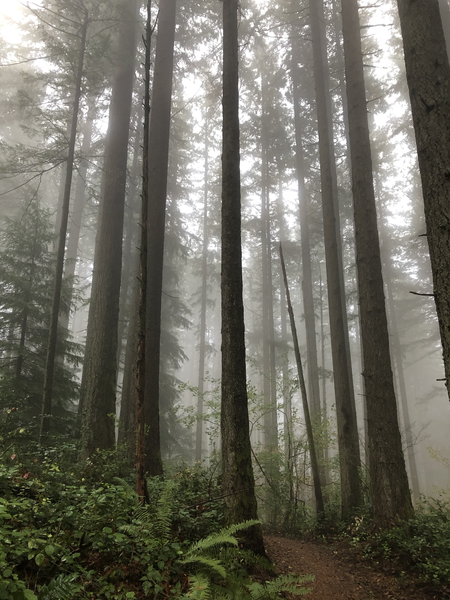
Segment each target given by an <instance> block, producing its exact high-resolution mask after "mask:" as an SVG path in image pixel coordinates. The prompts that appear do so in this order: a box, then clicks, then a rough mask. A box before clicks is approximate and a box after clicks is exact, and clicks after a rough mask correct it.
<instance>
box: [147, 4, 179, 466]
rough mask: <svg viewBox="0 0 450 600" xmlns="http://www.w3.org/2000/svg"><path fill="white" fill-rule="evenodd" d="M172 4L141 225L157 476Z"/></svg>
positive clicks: (163, 27) (160, 38)
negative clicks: (145, 257)
mask: <svg viewBox="0 0 450 600" xmlns="http://www.w3.org/2000/svg"><path fill="white" fill-rule="evenodd" d="M175 23H176V0H164V2H162V3H161V6H160V12H159V25H158V35H157V39H156V57H155V74H154V77H153V94H152V110H151V115H150V131H149V152H148V161H149V184H150V185H149V189H148V215H147V218H148V221H147V222H148V227H147V252H148V257H149V258H148V261H147V306H146V330H145V402H144V414H145V424H146V426H147V428H148V431H147V435H146V438H145V455H146V456H145V468H146V471H147V472H148V473H149V475H162V473H163V466H162V459H161V442H160V426H159V375H160V373H159V371H160V346H161V297H162V281H163V263H164V229H165V216H166V214H165V213H166V197H167V172H168V161H169V134H170V111H171V106H172V77H173V49H174V38H175Z"/></svg>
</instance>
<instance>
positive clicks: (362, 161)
mask: <svg viewBox="0 0 450 600" xmlns="http://www.w3.org/2000/svg"><path fill="white" fill-rule="evenodd" d="M342 25H343V34H344V54H345V74H346V81H347V100H348V109H349V115H348V116H349V119H348V120H349V136H350V151H351V159H352V183H353V203H354V215H355V243H356V265H357V270H358V290H359V305H360V320H361V339H362V345H363V357H364V373H363V376H364V382H365V393H366V404H367V426H368V434H369V456H370V465H369V474H370V486H371V495H372V505H373V515H374V523H375V524H376V525H377V526H380V527H387V526H390V525H391V524H392V523H395V522H396V521H398V520H399V519H407V518H409V517H410V516H411V515H412V512H413V510H412V504H411V496H410V493H409V485H408V477H407V474H406V468H405V460H404V457H403V451H402V444H401V437H400V430H399V426H398V420H397V405H396V399H395V392H394V379H393V374H392V368H391V360H390V348H389V335H388V328H387V318H386V307H385V299H384V291H383V278H382V272H381V258H380V244H379V238H378V228H377V214H376V207H375V193H374V187H373V175H372V156H371V148H370V136H369V123H368V118H367V105H366V93H365V85H364V72H363V57H362V49H361V36H360V24H359V15H358V4H357V0H342Z"/></svg>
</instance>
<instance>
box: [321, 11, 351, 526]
mask: <svg viewBox="0 0 450 600" xmlns="http://www.w3.org/2000/svg"><path fill="white" fill-rule="evenodd" d="M309 6H310V13H311V15H310V18H311V33H312V38H313V55H314V73H315V83H316V103H317V120H318V127H319V154H320V172H321V185H322V209H323V227H324V236H325V258H326V268H327V291H328V306H329V315H330V332H331V354H332V360H333V374H334V391H335V399H336V417H337V427H338V446H339V463H340V474H341V502H342V513H343V515H344V516H346V515H347V514H348V513H350V512H351V511H352V509H354V508H355V507H358V506H360V505H361V502H362V496H361V486H360V481H359V472H358V470H359V466H360V455H359V439H358V426H357V420H356V408H355V396H354V390H353V378H352V368H351V359H350V342H349V337H348V325H347V309H346V303H345V287H344V269H343V263H342V244H341V234H340V225H339V207H338V197H337V178H336V161H335V155H334V143H333V131H332V114H331V98H330V89H329V72H328V64H327V55H326V38H325V25H324V15H323V5H322V0H310V4H309Z"/></svg>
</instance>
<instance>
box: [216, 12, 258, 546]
mask: <svg viewBox="0 0 450 600" xmlns="http://www.w3.org/2000/svg"><path fill="white" fill-rule="evenodd" d="M237 8H238V2H237V0H224V1H223V100H222V106H223V147H222V283H221V289H222V402H221V432H222V486H223V493H224V496H225V520H226V522H227V523H228V524H231V523H239V522H241V521H245V520H247V519H255V518H256V517H257V505H256V496H255V482H254V477H253V468H252V458H251V445H250V433H249V418H248V398H247V378H246V364H245V329H244V303H243V298H242V292H243V289H242V288H243V285H242V248H241V183H240V165H239V89H238V83H239V69H238V35H237ZM243 536H244V539H243V543H244V545H245V546H246V547H247V548H250V549H252V550H254V551H256V552H258V553H264V542H263V539H262V530H261V526H254V527H252V528H251V529H247V530H245V531H244V532H243Z"/></svg>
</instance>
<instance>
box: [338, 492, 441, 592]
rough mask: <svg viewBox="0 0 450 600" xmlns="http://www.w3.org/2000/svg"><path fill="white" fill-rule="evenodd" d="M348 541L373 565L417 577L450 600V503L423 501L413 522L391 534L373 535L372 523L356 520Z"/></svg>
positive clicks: (389, 531)
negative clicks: (388, 567)
mask: <svg viewBox="0 0 450 600" xmlns="http://www.w3.org/2000/svg"><path fill="white" fill-rule="evenodd" d="M346 537H347V538H348V537H349V538H350V544H351V545H352V546H354V547H356V548H358V549H359V550H360V551H361V552H362V554H363V556H364V557H365V558H366V559H368V560H370V561H371V562H372V563H377V564H381V565H383V566H385V565H387V564H388V565H391V566H394V567H395V568H396V571H398V572H399V573H400V574H402V575H404V574H408V573H411V574H414V575H415V576H417V578H418V579H419V580H420V581H422V582H423V583H424V584H431V585H432V586H433V587H434V588H436V589H438V590H439V591H440V592H441V594H442V596H440V597H443V598H444V597H450V583H449V582H450V502H449V501H448V499H445V498H444V497H441V498H437V499H435V498H425V497H423V498H422V501H421V503H420V505H419V506H418V507H417V510H416V513H415V515H414V517H413V518H412V519H409V520H408V521H405V522H403V523H401V524H400V525H399V526H397V527H393V528H392V529H389V530H388V531H382V532H374V530H373V527H371V526H370V520H368V519H361V518H358V517H357V518H355V520H354V522H353V523H352V524H351V525H350V526H348V528H347V532H346Z"/></svg>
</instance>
